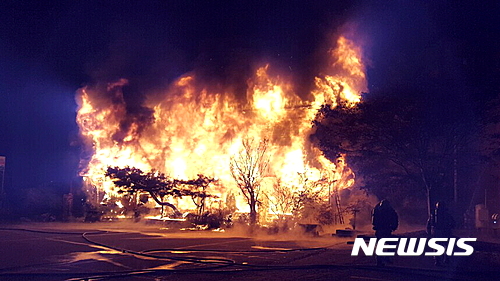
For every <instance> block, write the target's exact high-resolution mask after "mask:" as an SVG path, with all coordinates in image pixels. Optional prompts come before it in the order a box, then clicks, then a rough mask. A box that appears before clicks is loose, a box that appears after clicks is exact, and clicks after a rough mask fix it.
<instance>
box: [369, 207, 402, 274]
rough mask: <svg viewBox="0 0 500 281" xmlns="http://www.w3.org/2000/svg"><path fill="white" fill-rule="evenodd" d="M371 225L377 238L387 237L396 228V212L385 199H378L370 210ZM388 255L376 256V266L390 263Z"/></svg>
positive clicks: (397, 220)
mask: <svg viewBox="0 0 500 281" xmlns="http://www.w3.org/2000/svg"><path fill="white" fill-rule="evenodd" d="M372 225H373V230H375V237H377V240H378V239H381V238H389V237H391V236H392V232H393V231H394V230H396V229H397V228H398V225H399V219H398V214H397V213H396V211H395V210H394V209H393V208H392V206H391V204H390V202H389V201H388V200H386V199H384V200H382V201H380V202H379V203H378V204H377V205H376V206H375V208H373V212H372ZM390 262H391V261H390V259H389V257H385V256H377V266H384V265H385V264H386V263H390Z"/></svg>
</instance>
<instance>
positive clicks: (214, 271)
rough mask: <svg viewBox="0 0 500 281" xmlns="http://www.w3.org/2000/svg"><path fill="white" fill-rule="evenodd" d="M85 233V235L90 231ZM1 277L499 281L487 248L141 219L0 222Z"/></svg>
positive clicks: (495, 255)
mask: <svg viewBox="0 0 500 281" xmlns="http://www.w3.org/2000/svg"><path fill="white" fill-rule="evenodd" d="M84 233H86V234H84ZM0 237H1V238H0V250H1V254H0V280H109V279H113V280H114V279H116V280H217V281H219V280H228V279H230V280H294V281H296V280H499V278H500V273H499V271H498V264H499V263H498V260H499V258H498V257H499V253H498V251H497V250H491V251H488V249H487V248H486V249H482V250H481V251H476V252H475V253H474V254H473V256H471V257H465V258H463V257H462V258H460V259H458V258H454V259H453V260H452V262H451V264H449V265H447V266H445V267H441V268H436V267H434V265H433V260H432V258H430V257H404V258H403V257H396V258H394V259H393V264H392V265H389V266H387V267H384V268H379V267H376V266H375V258H374V257H365V256H359V257H351V255H350V253H351V248H352V245H348V244H347V241H349V239H348V238H344V239H340V238H332V237H323V238H307V237H301V236H298V237H292V235H291V234H287V235H272V236H271V235H270V236H268V235H261V236H256V237H245V236H243V235H240V234H237V233H231V232H228V233H220V232H211V231H170V230H166V229H161V228H160V227H157V226H153V227H151V226H149V227H143V226H142V225H140V224H137V225H129V226H127V227H116V225H112V224H80V225H77V224H72V225H70V224H50V225H47V224H31V225H21V226H19V225H18V226H10V227H7V226H4V227H3V228H1V227H0Z"/></svg>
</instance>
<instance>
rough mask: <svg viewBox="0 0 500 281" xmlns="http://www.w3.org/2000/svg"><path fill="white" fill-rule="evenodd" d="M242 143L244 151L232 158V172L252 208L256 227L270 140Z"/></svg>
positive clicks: (252, 221) (245, 140)
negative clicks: (261, 185)
mask: <svg viewBox="0 0 500 281" xmlns="http://www.w3.org/2000/svg"><path fill="white" fill-rule="evenodd" d="M242 143H243V149H242V150H241V151H240V152H239V153H238V154H237V155H235V156H233V157H231V162H230V170H231V175H232V176H233V178H234V180H235V181H236V184H237V185H238V187H239V188H240V190H241V193H243V196H245V199H246V200H247V203H248V205H249V206H250V224H252V225H254V224H256V223H257V203H258V202H259V195H260V184H261V182H262V180H263V179H264V177H265V176H266V173H267V171H268V168H269V160H270V157H269V155H268V152H267V148H268V140H266V139H264V140H262V141H260V142H259V143H258V144H256V143H255V142H254V141H253V140H251V139H244V140H243V142H242Z"/></svg>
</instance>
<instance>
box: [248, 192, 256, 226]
mask: <svg viewBox="0 0 500 281" xmlns="http://www.w3.org/2000/svg"><path fill="white" fill-rule="evenodd" d="M256 223H257V200H255V198H254V197H253V196H251V197H250V225H255V224H256Z"/></svg>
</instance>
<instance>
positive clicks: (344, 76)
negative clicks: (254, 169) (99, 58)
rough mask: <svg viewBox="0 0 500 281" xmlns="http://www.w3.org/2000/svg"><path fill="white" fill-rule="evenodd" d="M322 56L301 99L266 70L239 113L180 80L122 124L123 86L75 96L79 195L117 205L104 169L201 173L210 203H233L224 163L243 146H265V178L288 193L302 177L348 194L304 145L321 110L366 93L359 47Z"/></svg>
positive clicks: (231, 100)
mask: <svg viewBox="0 0 500 281" xmlns="http://www.w3.org/2000/svg"><path fill="white" fill-rule="evenodd" d="M329 55H330V60H331V62H330V65H329V68H328V69H327V70H326V71H325V73H326V74H324V75H321V76H318V77H316V78H315V87H314V89H313V90H312V92H311V95H310V96H309V98H308V99H305V98H301V97H300V96H299V95H297V94H296V93H294V91H293V87H292V83H291V82H289V81H286V80H285V79H283V78H282V77H280V76H270V75H269V74H268V69H269V65H265V66H263V67H260V68H258V69H257V70H256V72H255V74H254V76H253V77H251V78H250V79H249V80H248V88H247V89H248V90H247V97H246V103H245V102H242V101H240V100H238V99H237V98H236V97H235V95H234V93H231V92H225V91H221V92H213V91H209V90H208V89H207V87H205V86H203V85H200V83H199V82H198V81H197V78H196V75H194V74H187V75H184V76H182V77H180V78H179V79H177V81H175V82H174V83H173V84H172V85H171V86H170V88H169V89H168V90H167V91H166V92H165V93H161V96H162V97H163V98H162V99H161V100H159V101H158V100H156V99H153V98H150V99H147V100H146V102H145V103H144V105H143V106H144V107H145V108H147V109H149V111H148V112H149V113H148V112H146V113H144V114H143V115H141V116H138V117H137V116H136V117H132V118H131V117H130V116H127V112H126V107H125V101H124V99H123V93H122V87H123V86H124V85H126V84H127V81H126V80H125V79H122V80H120V81H118V82H116V83H111V84H107V85H105V86H94V87H90V86H87V87H84V88H82V89H80V90H79V91H78V93H77V100H78V103H79V110H78V115H77V122H78V124H79V127H80V133H81V135H82V137H83V139H84V140H85V142H86V144H87V148H88V154H89V155H88V157H87V158H84V159H82V168H81V175H82V176H83V177H84V180H85V182H86V183H87V184H86V189H87V191H88V192H90V193H92V192H95V193H93V195H92V196H93V197H94V198H95V200H102V199H103V198H104V199H105V198H108V197H110V196H119V195H118V194H117V193H116V190H115V188H114V185H113V183H112V182H111V181H110V180H109V179H106V178H105V177H104V171H105V169H106V168H107V166H120V167H124V166H133V167H137V168H140V169H142V170H144V171H148V170H152V169H156V170H160V171H162V172H165V173H167V174H170V175H171V176H173V177H176V178H182V179H187V178H194V177H196V175H197V174H200V173H202V174H204V175H207V176H212V177H215V178H218V179H219V181H220V185H218V186H217V187H215V186H214V187H212V190H211V191H210V192H211V193H212V194H215V195H218V196H219V197H220V198H225V196H227V195H228V194H230V193H232V194H238V193H239V191H238V190H237V187H236V185H235V183H234V180H233V179H232V178H231V173H230V172H229V163H230V158H231V156H233V155H235V154H236V153H238V151H240V149H241V143H242V140H243V139H244V138H253V139H264V138H267V139H269V141H270V144H271V146H270V148H269V150H270V152H271V164H270V175H269V178H270V179H272V178H276V179H279V180H280V182H281V183H282V184H284V185H285V186H287V187H288V188H292V189H298V188H300V184H299V182H300V175H304V174H307V175H308V177H309V178H310V179H312V180H319V179H320V178H321V177H324V176H328V177H329V178H331V179H332V180H333V181H336V182H338V183H339V184H341V186H340V187H341V188H346V187H349V186H351V185H352V184H353V175H352V171H350V170H349V169H348V168H347V166H346V165H345V163H344V161H343V159H340V161H338V163H332V162H330V161H329V160H328V159H326V158H325V157H324V156H322V153H321V152H320V151H319V150H318V149H317V148H314V147H313V146H312V145H311V144H310V143H309V140H308V139H309V138H308V137H309V135H310V133H311V121H312V120H313V119H314V117H315V115H316V113H317V110H318V109H319V107H320V106H321V105H322V104H331V105H332V106H336V105H337V104H338V103H339V102H345V103H347V104H350V105H355V104H356V103H358V102H359V101H360V99H361V97H360V93H361V92H363V91H365V90H366V79H365V68H364V65H363V63H362V58H361V49H360V48H359V47H357V46H356V45H355V44H354V43H353V42H352V41H350V40H348V39H346V38H344V37H340V38H339V39H338V40H337V44H336V48H334V49H332V50H330V51H329ZM155 96H158V95H155ZM148 114H149V115H148ZM127 118H128V119H127ZM341 179H344V180H341ZM269 186H271V184H269ZM92 190H93V191H92ZM239 197H242V196H239ZM178 204H179V207H180V208H181V209H182V208H184V209H189V208H193V207H194V205H192V203H190V201H189V200H179V202H178ZM237 205H238V208H239V209H240V210H243V211H244V210H246V208H248V207H247V206H246V204H245V203H244V201H243V198H239V199H238V200H237Z"/></svg>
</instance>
